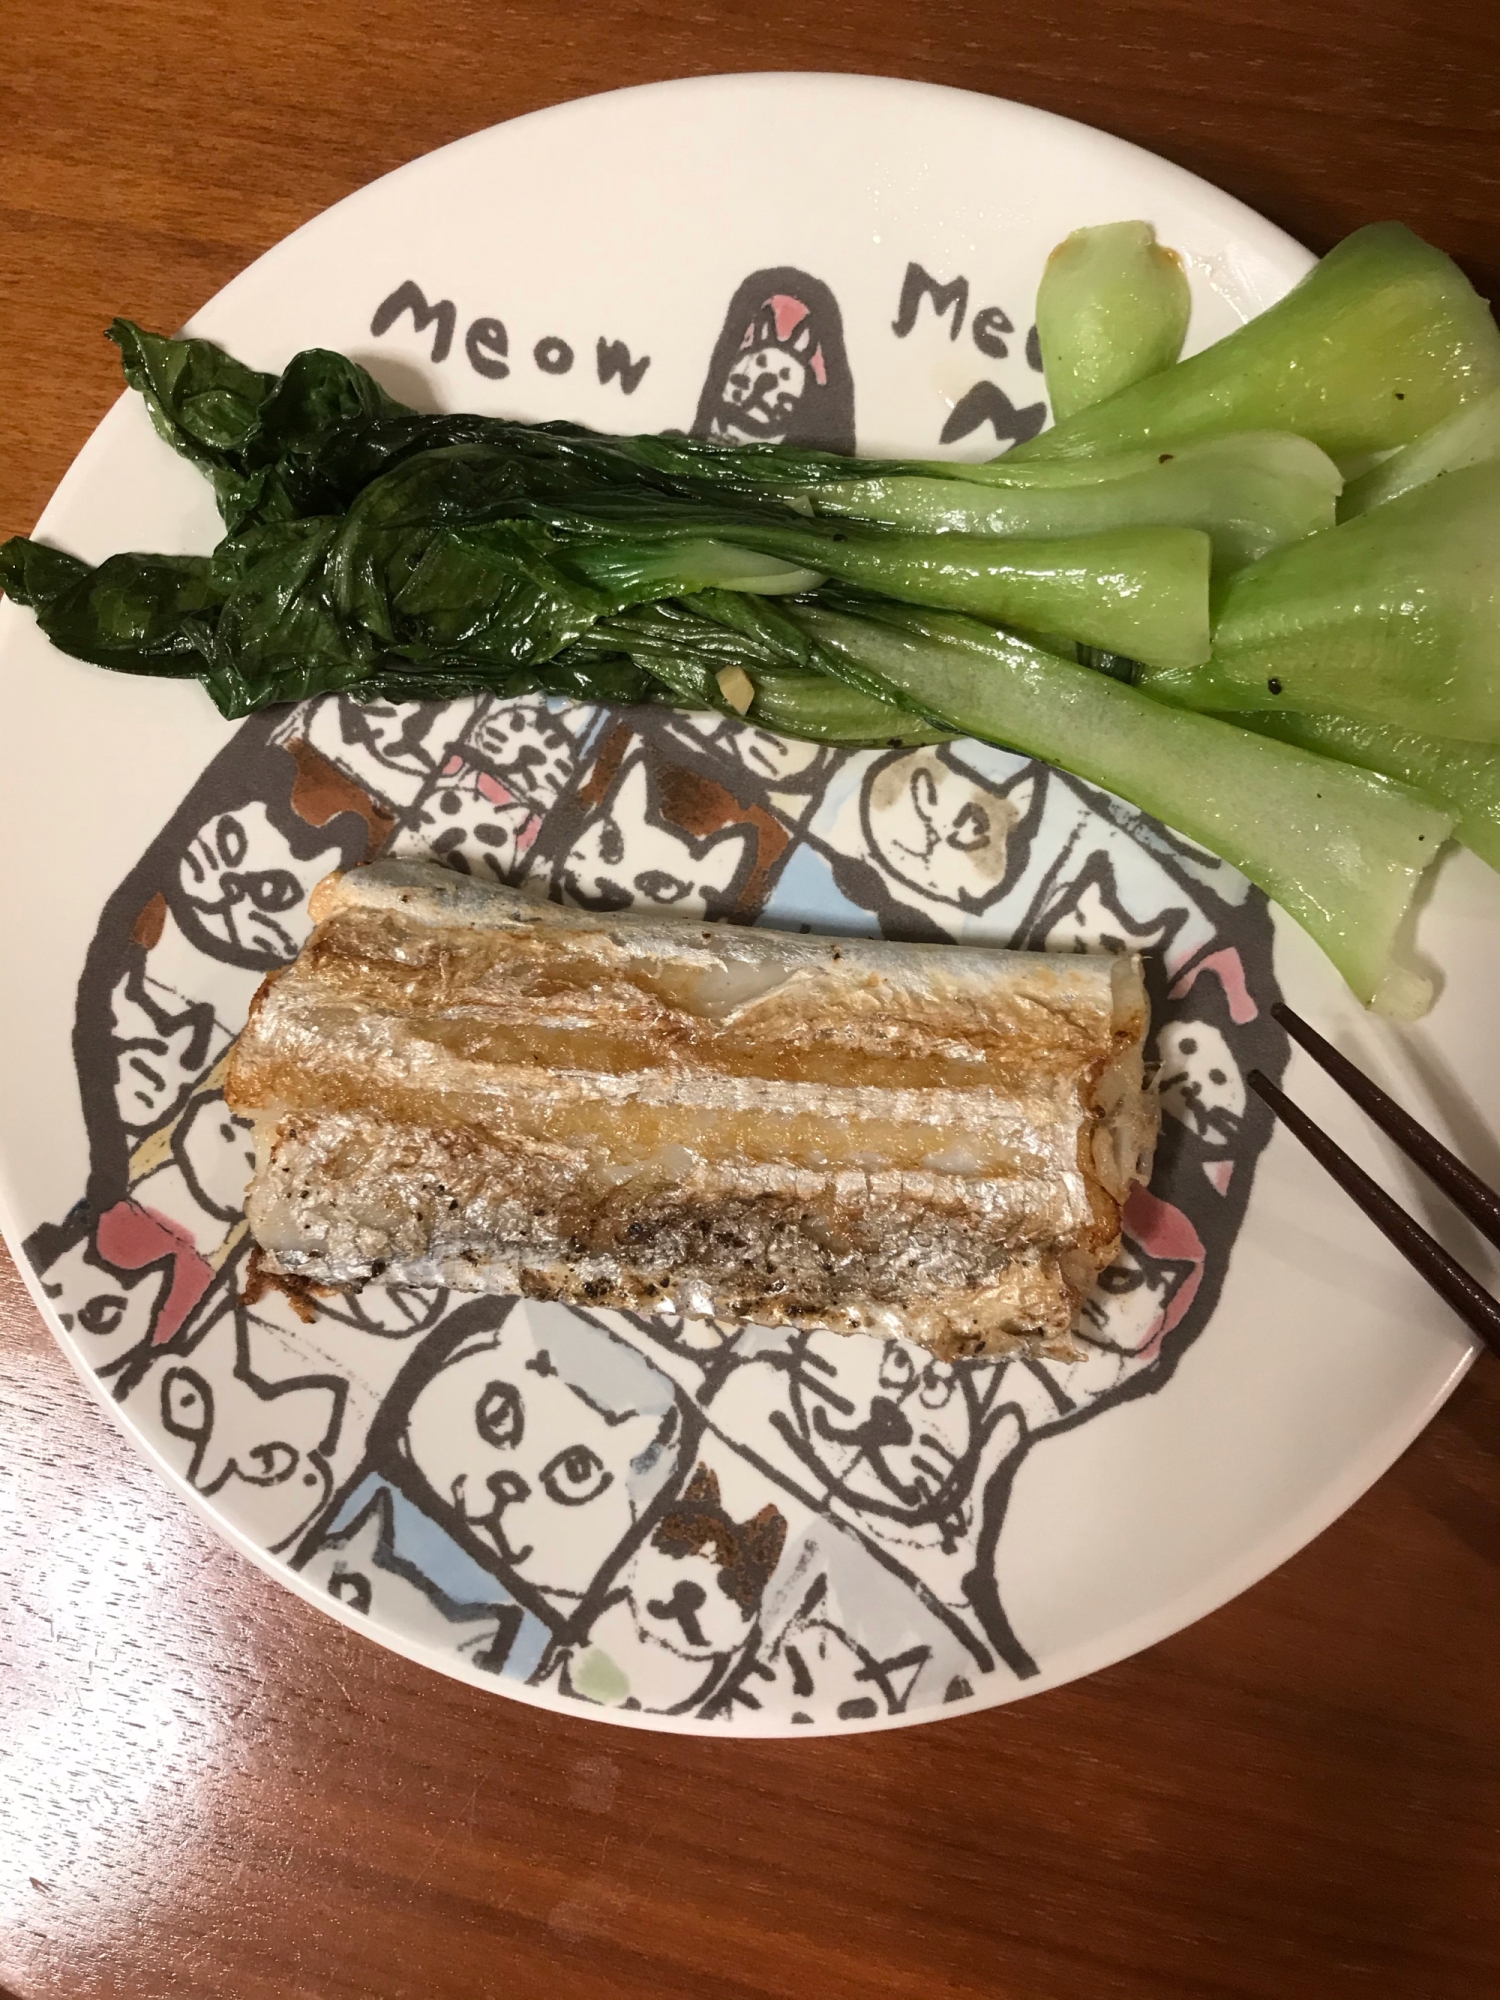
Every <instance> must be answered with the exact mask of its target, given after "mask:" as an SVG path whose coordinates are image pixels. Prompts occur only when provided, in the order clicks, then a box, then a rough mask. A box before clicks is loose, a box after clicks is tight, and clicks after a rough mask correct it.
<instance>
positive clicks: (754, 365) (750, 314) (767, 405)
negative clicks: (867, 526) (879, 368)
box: [693, 266, 854, 452]
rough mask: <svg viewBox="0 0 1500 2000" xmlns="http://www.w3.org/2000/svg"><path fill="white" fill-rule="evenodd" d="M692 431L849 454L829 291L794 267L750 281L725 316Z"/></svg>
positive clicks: (838, 332)
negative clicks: (812, 446)
mask: <svg viewBox="0 0 1500 2000" xmlns="http://www.w3.org/2000/svg"><path fill="white" fill-rule="evenodd" d="M693 433H694V435H695V436H697V437H707V438H718V439H722V440H723V441H724V442H725V443H728V444H800V445H815V446H818V447H820V448H821V449H823V450H825V451H847V452H852V451H853V450H854V381H853V377H852V375H851V374H850V371H849V362H848V357H847V354H846V353H845V349H844V324H843V315H842V314H841V313H840V311H839V306H838V301H837V299H835V297H834V295H833V293H832V292H831V291H830V290H829V288H828V286H827V285H825V284H824V283H823V282H822V281H821V280H820V279H817V278H813V277H810V276H809V275H808V273H807V272H806V271H798V270H794V269H792V268H791V267H790V266H782V267H780V268H777V269H774V270H767V271H756V272H754V273H752V275H751V276H750V277H748V278H746V280H745V281H744V283H743V284H742V285H740V286H739V287H738V289H737V290H736V292H735V294H734V297H733V298H732V299H731V301H730V303H729V310H728V311H727V312H726V314H725V315H724V323H723V328H722V330H721V332H720V334H719V338H718V340H717V341H716V342H715V345H714V351H713V357H712V359H711V360H710V362H709V366H708V373H707V375H706V377H705V379H704V384H703V393H702V395H701V396H700V397H699V399H698V413H697V416H696V417H695V418H694V420H693Z"/></svg>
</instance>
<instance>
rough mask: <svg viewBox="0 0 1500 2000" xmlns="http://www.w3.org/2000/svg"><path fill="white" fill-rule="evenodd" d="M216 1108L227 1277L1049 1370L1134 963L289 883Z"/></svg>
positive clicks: (1080, 1287) (374, 883) (1105, 1201)
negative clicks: (853, 1340)
mask: <svg viewBox="0 0 1500 2000" xmlns="http://www.w3.org/2000/svg"><path fill="white" fill-rule="evenodd" d="M312 913H313V916H314V919H315V922H316V928H315V930H314V931H313V934H312V936H311V937H310V938H309V940H308V942H307V944H306V946H305V947H304V949H303V951H302V953H301V956H300V957H299V958H298V959H297V960H296V962H295V963H294V964H293V965H291V966H289V967H287V968H286V969H285V970H284V971H282V972H277V973H273V974H272V975H271V976H270V977H269V978H268V979H267V980H266V981H265V982H264V984H263V985H262V987H261V989H260V991H259V993H258V994H257V995H256V997H255V1000H254V1002H253V1003H252V1006H251V1009H250V1018H249V1021H248V1023H247V1025H246V1028H245V1031H244V1033H243V1035H242V1036H241V1037H240V1040H239V1042H238V1043H237V1045H236V1047H235V1050H234V1053H233V1056H232V1059H231V1062H230V1068H229V1076H228V1081H227V1086H226V1098H227V1101H228V1102H229V1104H230V1106H231V1108H232V1109H233V1110H235V1111H237V1112H239V1113H241V1114H242V1115H245V1116H248V1117H249V1118H251V1119H252V1120H253V1122H254V1127H255V1147H256V1167H255V1174H254V1178H253V1180H252V1181H251V1184H250V1188H249V1193H248V1198H247V1211H248V1215H249V1221H250V1227H251V1230H252V1232H253V1234H254V1236H255V1238H256V1241H257V1243H258V1244H259V1246H260V1252H261V1259H262V1265H263V1268H264V1269H266V1270H269V1271H271V1272H274V1273H280V1274H282V1275H285V1276H287V1277H293V1278H301V1279H308V1280H311V1281H313V1282H315V1283H320V1284H327V1285H333V1286H345V1287H347V1286H355V1285H359V1284H361V1283H363V1282H365V1281H367V1280H371V1279H374V1280H379V1281H381V1282H384V1283H387V1284H404V1285H448V1286H453V1287H456V1288H458V1289H460V1290H468V1291H498V1292H507V1293H521V1294H523V1295H525V1296H528V1297H532V1298H547V1299H559V1300H565V1301H568V1302H570V1303H573V1304H579V1305H590V1306H603V1307H616V1308H621V1309H624V1310H627V1311H634V1312H650V1313H664V1314H673V1313H687V1314H691V1315H695V1316H700V1317H715V1318H727V1319H738V1320H748V1321H752V1322H755V1323H757V1324H760V1325H767V1326H777V1325H788V1324H790V1325H795V1326H803V1327H829V1328H833V1329H835V1330H838V1331H840V1332H866V1333H874V1334H879V1335H901V1336H904V1337H906V1338H908V1339H912V1340H916V1341H918V1342H920V1343H921V1344H922V1345H924V1346H926V1347H928V1348H930V1349H931V1350H932V1351H933V1352H934V1353H936V1354H938V1355H940V1356H944V1357H952V1356H957V1355H968V1354H997V1353H1005V1352H1009V1351H1013V1350H1018V1349H1021V1350H1029V1351H1032V1352H1036V1353H1045V1354H1052V1355H1068V1354H1070V1353H1072V1352H1073V1351H1074V1348H1073V1342H1072V1337H1071V1328H1072V1325H1073V1321H1074V1318H1075V1315H1076V1312H1077V1309H1078V1306H1079V1304H1080V1303H1081V1301H1082V1299H1083V1298H1084V1297H1085V1296H1086V1294H1087V1293H1088V1291H1089V1290H1090V1288H1091V1287H1092V1285H1093V1283H1094V1280H1095V1279H1096V1277H1097V1276H1098V1273H1099V1272H1100V1271H1101V1270H1102V1269H1103V1268H1104V1266H1105V1265H1106V1264H1108V1263H1109V1262H1110V1261H1111V1259H1112V1258H1113V1257H1114V1256H1115V1254H1116V1253H1117V1251H1118V1248H1119V1228H1120V1209H1121V1206H1122V1204H1123V1202H1124V1200H1125V1198H1126V1196H1127V1195H1128V1193H1129V1191H1130V1188H1131V1187H1132V1186H1133V1185H1134V1184H1135V1183H1136V1182H1137V1181H1140V1180H1143V1179H1144V1178H1145V1176H1146V1174H1147V1172H1148V1171H1149V1165H1150V1156H1151V1149H1152V1146H1153V1144H1154V1142H1155V1137H1156V1127H1157V1107H1156V1102H1155V1098H1154V1095H1153V1093H1152V1092H1151V1091H1150V1089H1149V1088H1148V1087H1147V1085H1146V1084H1145V1082H1144V1080H1143V1072H1142V1044H1143V1041H1144V1037H1145V1032H1146V1026H1147V1003H1146V995H1145V988H1144V984H1143V981H1142V975H1141V965H1140V961H1139V959H1138V958H1136V957H1134V956H1132V955H1128V954H1122V955H1119V956H1106V955H1102V954H1101V955H1098V956H1093V955H1083V954H1079V955H1073V954H1067V955H1064V954H1052V955H1049V954H1046V953H1037V952H1008V951H993V950H988V949H976V948H971V947H962V946H949V945H899V944H887V943H873V942H869V941H866V940H863V939H854V938H826V937H813V936H806V935H795V936H793V935H787V934H782V933H778V932H772V931H762V930H755V929H750V928H747V927H742V926H738V925H731V924H705V923H701V922H700V923H693V922H689V921H686V920H682V919H673V918H656V917H651V916H645V915H641V914H638V913H636V912H622V913H610V914H605V915H597V914H593V913H590V912H587V911H583V910H576V909H570V908H562V907H558V906H556V905H553V904H548V903H540V902H535V901H533V900H531V899H529V898H527V897H525V896H523V895H522V894H520V893H519V892H518V891H515V890H512V889H506V888H502V887H499V886H497V885H487V884H482V883H479V882H476V881H474V880H472V879H471V878H469V877H467V876H462V875H459V874H456V873H454V872H452V871H450V870H447V869H444V868H441V867H439V866H437V865H435V864H433V863H430V862H421V861H383V862H377V863H375V864H373V865H372V866H370V867H366V868H360V869H355V870H353V871H351V872H350V873H349V874H347V875H342V876H331V877H330V878H329V879H328V880H327V881H326V882H324V883H322V884H320V886H319V888H318V889H317V890H316V891H315V892H314V896H313V902H312Z"/></svg>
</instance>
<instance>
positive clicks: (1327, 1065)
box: [1271, 1000, 1500, 1249]
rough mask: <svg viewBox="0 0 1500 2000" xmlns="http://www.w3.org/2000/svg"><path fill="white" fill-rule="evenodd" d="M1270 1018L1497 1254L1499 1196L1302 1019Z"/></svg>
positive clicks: (1285, 1011)
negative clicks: (1392, 1141) (1464, 1216)
mask: <svg viewBox="0 0 1500 2000" xmlns="http://www.w3.org/2000/svg"><path fill="white" fill-rule="evenodd" d="M1271 1018H1272V1020H1273V1021H1279V1022H1280V1023H1281V1025H1282V1027H1283V1028H1285V1029H1286V1031H1287V1033H1288V1034H1289V1035H1290V1036H1291V1038H1292V1040H1293V1041H1294V1042H1300V1043H1301V1044H1302V1046H1303V1048H1304V1049H1306V1051H1307V1053H1308V1054H1309V1055H1310V1056H1311V1057H1312V1059H1313V1061H1314V1062H1315V1063H1317V1064H1318V1066H1319V1068H1320V1069H1325V1070H1327V1072H1328V1074H1329V1075H1330V1076H1331V1077H1332V1078H1333V1080H1334V1082H1335V1083H1336V1084H1338V1085H1340V1086H1341V1087H1342V1088H1343V1089H1344V1090H1346V1091H1347V1092H1348V1094H1349V1095H1350V1096H1351V1097H1352V1098H1353V1099H1354V1101H1355V1103H1356V1104H1357V1105H1358V1106H1359V1107H1360V1109H1361V1110H1362V1111H1367V1112H1368V1113H1369V1115H1370V1117H1371V1118H1373V1119H1374V1121H1375V1123H1376V1124H1377V1125H1378V1126H1379V1127H1380V1129H1381V1131H1382V1132H1384V1133H1385V1135H1386V1137H1387V1138H1388V1139H1394V1140H1395V1142H1396V1144H1397V1145H1398V1146H1399V1147H1400V1148H1401V1150H1402V1152H1403V1153H1405V1155H1406V1157H1407V1158H1408V1159H1409V1160H1410V1161H1412V1162H1413V1164H1414V1165H1416V1166H1419V1167H1420V1168H1421V1169H1422V1171H1423V1173H1424V1174H1426V1176H1427V1178H1428V1179H1429V1180H1430V1181H1435V1182H1436V1183H1437V1185H1438V1186H1439V1187H1440V1188H1441V1189H1442V1190H1443V1193H1444V1194H1445V1195H1447V1197H1448V1199H1449V1200H1450V1201H1451V1202H1452V1203H1453V1206H1454V1207H1455V1208H1456V1209H1458V1210H1459V1211H1460V1212H1461V1213H1462V1214H1464V1215H1466V1216H1467V1217H1468V1218H1469V1220H1470V1222H1472V1223H1473V1225H1474V1227H1475V1228H1476V1229H1477V1230H1478V1231H1479V1233H1480V1235H1481V1236H1487V1237H1488V1238H1489V1240H1490V1242H1491V1243H1493V1244H1494V1245H1495V1247H1496V1248H1497V1249H1500V1194H1496V1192H1495V1190H1494V1189H1493V1188H1492V1187H1488V1186H1486V1184H1485V1183H1484V1182H1483V1181H1482V1180H1481V1179H1480V1178H1479V1176H1478V1174H1476V1173H1471V1172H1470V1170H1469V1169H1468V1168H1467V1167H1466V1166H1465V1165H1464V1163H1463V1161H1462V1160H1461V1159H1459V1157H1458V1155H1457V1154H1456V1153H1450V1152H1449V1150H1448V1148H1447V1147H1446V1146H1445V1145H1444V1144H1443V1142H1442V1140H1441V1139H1435V1138H1434V1137H1433V1136H1432V1134H1431V1133H1430V1132H1429V1131H1428V1130H1427V1129H1426V1127H1425V1126H1422V1125H1419V1124H1418V1123H1417V1121H1416V1119H1415V1118H1413V1117H1412V1115H1411V1113H1410V1112H1409V1111H1403V1110H1402V1109H1401V1106H1400V1105H1399V1104H1397V1102H1396V1101H1395V1099H1394V1098H1392V1097H1387V1096H1386V1094H1385V1092H1384V1091H1383V1090H1382V1089H1381V1088H1380V1085H1379V1084H1378V1083H1373V1082H1371V1080H1370V1078H1369V1077H1367V1076H1366V1075H1365V1073H1364V1071H1363V1070H1362V1069H1356V1068H1355V1066H1354V1064H1353V1063H1352V1062H1350V1060H1349V1058H1348V1057H1347V1056H1343V1055H1340V1054H1339V1052H1338V1050H1337V1049H1336V1048H1334V1047H1333V1045H1332V1044H1331V1043H1330V1042H1325V1041H1324V1039H1323V1037H1322V1036H1321V1035H1320V1034H1319V1033H1318V1031H1317V1029H1316V1028H1311V1027H1309V1026H1308V1024H1307V1022H1306V1021H1304V1020H1303V1018H1302V1016H1301V1015H1300V1014H1294V1013H1293V1012H1292V1010H1291V1008H1290V1007H1288V1006H1287V1005H1286V1003H1285V1001H1282V1000H1278V1001H1276V1002H1275V1004H1274V1005H1273V1006H1272V1008H1271Z"/></svg>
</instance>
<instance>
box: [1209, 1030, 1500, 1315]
mask: <svg viewBox="0 0 1500 2000" xmlns="http://www.w3.org/2000/svg"><path fill="white" fill-rule="evenodd" d="M1287 1011H1288V1012H1290V1011H1291V1010H1290V1009H1288V1010H1287ZM1293 1018H1294V1019H1295V1016H1293ZM1311 1032H1312V1030H1311V1029H1309V1030H1308V1033H1309V1034H1311ZM1340 1060H1342V1058H1340ZM1356 1074H1358V1072H1356ZM1245 1081H1246V1082H1247V1083H1248V1084H1249V1086H1250V1088H1251V1089H1252V1090H1253V1091H1254V1092H1255V1094H1256V1096H1257V1097H1259V1098H1260V1099H1261V1100H1262V1102H1264V1103H1266V1104H1268V1105H1269V1106H1270V1107H1271V1109H1272V1111H1273V1112H1274V1113H1275V1114H1276V1116H1277V1117H1278V1118H1279V1119H1280V1120H1281V1122H1282V1124H1283V1125H1285V1126H1286V1128H1287V1130H1288V1131H1289V1132H1291V1133H1293V1134H1294V1136H1295V1137H1297V1138H1298V1139H1300V1140H1301V1141H1302V1143H1303V1145H1304V1146H1306V1148H1307V1150H1308V1152H1310V1153H1311V1154H1312V1156H1313V1158H1314V1159H1315V1160H1316V1161H1318V1163H1319V1165H1321V1166H1324V1167H1326V1168H1327V1169H1328V1171H1329V1173H1330V1174H1331V1175H1332V1176H1333V1178H1334V1179H1335V1180H1336V1181H1337V1182H1338V1184H1339V1186H1340V1187H1341V1188H1342V1189H1343V1190H1344V1192H1345V1193H1346V1194H1347V1195H1349V1196H1351V1197H1352V1198H1353V1200H1354V1201H1356V1202H1357V1203H1358V1204H1359V1206H1360V1207H1361V1208H1362V1209H1363V1210H1364V1212H1365V1214H1366V1215H1367V1216H1369V1218H1370V1220H1371V1221H1372V1222H1373V1223H1374V1224H1375V1227H1376V1228H1377V1229H1378V1230H1379V1231H1380V1232H1381V1234H1382V1235H1383V1236H1384V1237H1385V1238H1386V1239H1387V1241H1388V1242H1390V1243H1393V1244H1394V1245H1395V1247H1396V1248H1397V1249H1398V1250H1399V1251H1400V1252H1401V1254H1402V1256H1403V1257H1404V1258H1405V1259H1406V1261H1407V1262H1408V1263H1409V1264H1412V1265H1414V1266H1415V1267H1416V1269H1417V1270H1419V1271H1420V1272H1421V1274H1422V1276H1423V1277H1424V1278H1425V1279H1426V1280H1427V1282H1428V1284H1430V1285H1431V1286H1432V1288H1433V1290H1434V1291H1435V1292H1437V1293H1438V1294H1439V1296H1440V1297H1441V1298H1443V1299H1446V1300H1447V1302H1448V1304H1449V1305H1450V1306H1452V1308H1453V1310H1454V1311H1455V1312H1456V1313H1457V1314H1458V1316H1459V1318H1460V1319H1461V1320H1462V1321H1463V1323H1464V1325H1465V1326H1466V1327H1468V1328H1469V1330H1470V1332H1471V1333H1475V1334H1477V1335H1478V1336H1479V1338H1480V1339H1481V1340H1482V1341H1483V1342H1484V1343H1485V1345H1486V1346H1487V1347H1489V1348H1490V1349H1492V1350H1493V1351H1494V1352H1495V1353H1496V1354H1500V1305H1497V1304H1496V1302H1495V1301H1494V1299H1492V1298H1491V1297H1490V1295H1489V1293H1488V1292H1487V1291H1486V1290H1485V1289H1484V1287H1483V1285H1481V1284H1479V1283H1478V1282H1477V1280H1475V1279H1474V1278H1471V1277H1470V1276H1469V1274H1468V1272H1467V1271H1466V1270H1465V1269H1464V1267H1463V1265H1462V1264H1460V1263H1459V1262H1457V1260H1456V1259H1455V1258H1453V1257H1450V1256H1449V1255H1448V1252H1447V1251H1446V1250H1445V1249H1444V1248H1443V1246H1442V1244H1441V1243H1439V1242H1438V1240H1437V1238H1436V1237H1434V1236H1429V1235H1428V1233H1427V1231H1426V1230H1425V1229H1424V1228H1423V1227H1422V1225H1421V1223H1420V1222H1417V1221H1416V1220H1415V1219H1414V1218H1413V1217H1412V1216H1410V1215H1408V1214H1407V1212H1406V1210H1405V1209H1404V1208H1403V1207H1402V1206H1401V1204H1400V1202H1398V1201H1394V1200H1393V1199H1392V1198H1391V1196H1390V1195H1388V1194H1387V1193H1386V1191H1385V1189H1384V1188H1383V1187H1379V1186H1377V1184H1376V1183H1375V1182H1374V1181H1372V1180H1371V1179H1370V1176H1369V1175H1368V1174H1367V1173H1366V1172H1365V1170H1364V1168H1363V1167H1361V1166H1358V1165H1357V1164H1356V1163H1355V1162H1354V1161H1353V1160H1351V1159H1350V1157H1349V1155H1348V1154H1347V1153H1346V1152H1345V1151H1344V1149H1343V1147H1342V1146H1341V1145H1339V1143H1338V1142H1337V1140H1335V1139H1330V1138H1329V1136H1328V1134H1327V1133H1326V1132H1325V1131H1324V1130H1323V1128H1322V1126H1321V1125H1316V1124H1314V1122H1313V1121H1312V1119H1311V1118H1309V1117H1308V1115H1307V1113H1306V1112H1305V1111H1304V1110H1303V1109H1302V1108H1301V1106H1300V1105H1297V1104H1294V1103H1293V1102H1292V1100H1291V1099H1290V1098H1289V1097H1287V1096H1286V1095H1285V1094H1284V1093H1283V1092H1282V1091H1280V1090H1278V1089H1277V1088H1276V1086H1275V1084H1274V1083H1272V1081H1271V1079H1270V1078H1269V1077H1268V1076H1264V1075H1263V1074H1262V1073H1261V1071H1260V1070H1258V1069H1253V1070H1251V1071H1250V1074H1249V1075H1248V1076H1247V1077H1246V1079H1245ZM1373 1087H1374V1086H1373V1085H1372V1086H1371V1088H1373ZM1393 1136H1394V1135H1393ZM1432 1143H1433V1144H1436V1143H1437V1142H1436V1141H1435V1140H1434V1141H1433V1142H1432ZM1419 1164H1420V1162H1419Z"/></svg>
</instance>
